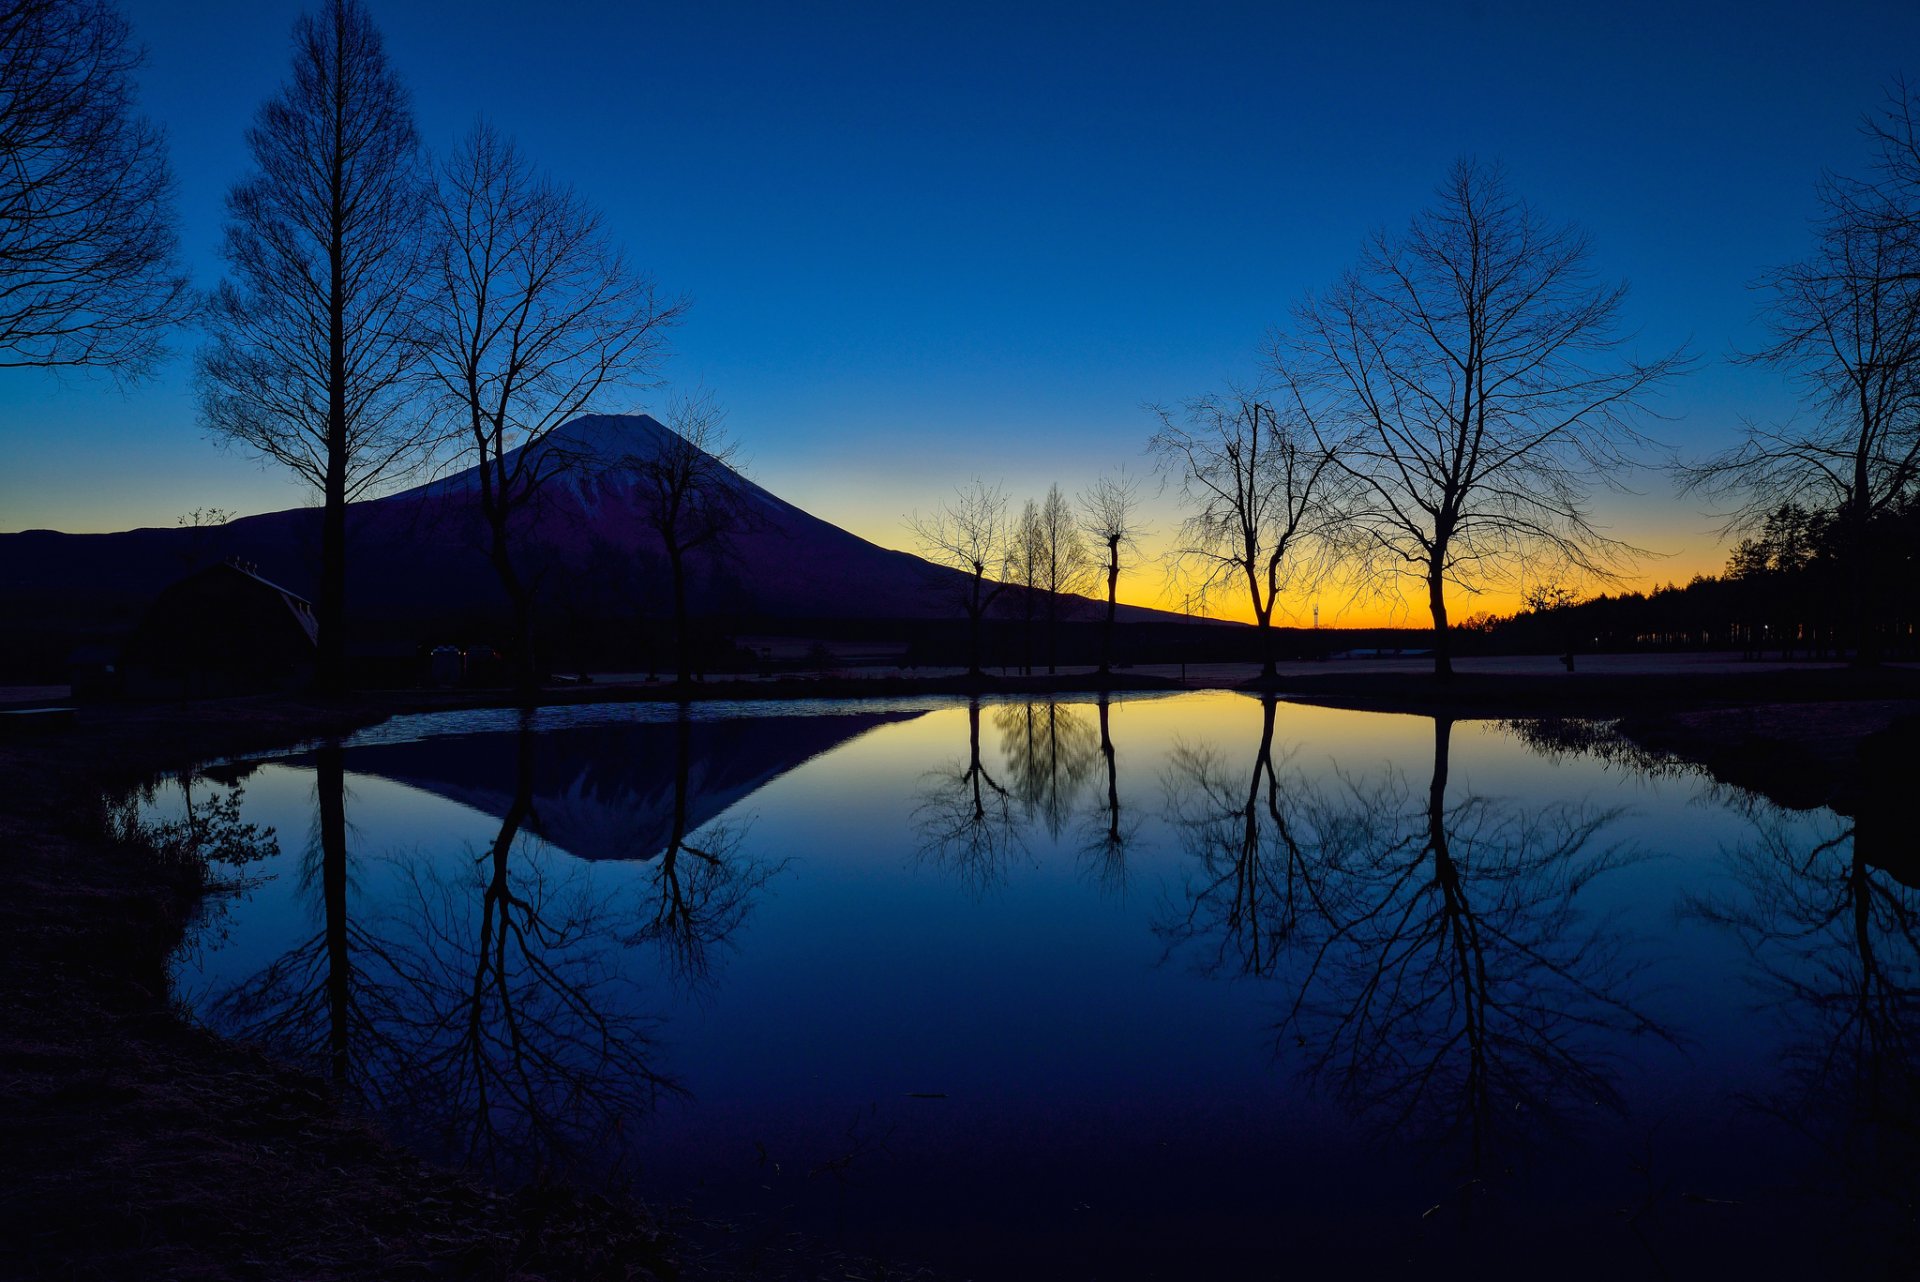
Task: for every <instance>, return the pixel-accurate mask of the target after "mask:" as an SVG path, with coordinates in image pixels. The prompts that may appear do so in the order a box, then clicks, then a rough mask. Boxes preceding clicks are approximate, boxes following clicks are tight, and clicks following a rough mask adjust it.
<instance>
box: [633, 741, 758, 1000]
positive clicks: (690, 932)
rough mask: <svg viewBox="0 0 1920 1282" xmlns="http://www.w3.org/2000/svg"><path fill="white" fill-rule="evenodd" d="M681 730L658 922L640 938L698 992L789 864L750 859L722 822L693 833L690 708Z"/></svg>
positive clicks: (737, 835)
mask: <svg viewBox="0 0 1920 1282" xmlns="http://www.w3.org/2000/svg"><path fill="white" fill-rule="evenodd" d="M675 730H676V733H675V741H674V742H675V751H674V782H673V817H672V822H671V824H670V826H669V828H668V835H667V845H666V848H665V849H664V850H663V851H662V852H661V853H660V858H659V860H658V861H657V862H656V863H654V864H653V865H652V874H653V880H654V891H655V896H654V910H653V915H652V917H651V919H650V920H648V921H647V922H646V924H645V925H643V926H642V927H641V928H640V929H639V930H638V931H637V932H635V934H634V936H633V939H634V940H636V941H647V942H651V943H654V944H656V945H658V946H659V948H660V950H661V954H662V956H663V957H664V958H665V960H666V963H667V968H668V970H669V972H670V973H671V974H672V975H673V976H674V977H675V978H676V979H677V980H678V981H679V982H681V983H683V984H689V985H691V984H697V983H702V982H705V981H707V980H708V979H710V978H711V975H712V949H713V947H714V946H715V945H717V944H722V943H725V942H726V941H727V940H728V939H729V938H730V937H731V936H732V935H733V933H734V931H736V930H738V929H739V927H740V925H741V923H742V922H744V921H745V920H746V916H747V912H748V910H749V909H750V908H751V907H752V903H753V898H754V895H755V893H756V892H757V891H758V890H759V889H760V887H761V886H763V885H765V884H766V882H767V880H768V879H769V878H771V877H772V876H773V875H774V874H775V873H777V872H779V871H780V869H781V868H782V867H784V866H785V865H784V864H771V865H769V864H765V863H762V862H760V861H758V860H754V859H751V858H749V857H748V856H746V855H745V854H744V853H743V852H742V850H741V845H742V843H743V842H744V841H745V839H746V835H747V833H746V828H745V827H744V826H742V825H739V824H735V823H731V822H729V821H727V820H725V819H720V820H716V821H714V822H711V823H708V824H706V825H705V826H704V827H699V828H697V830H695V831H689V829H691V828H694V825H693V824H692V823H691V820H690V812H689V798H690V797H691V795H692V771H693V725H692V722H691V721H690V720H689V718H688V708H687V706H686V705H685V704H682V705H681V707H680V717H679V719H678V721H677V722H676V725H675Z"/></svg>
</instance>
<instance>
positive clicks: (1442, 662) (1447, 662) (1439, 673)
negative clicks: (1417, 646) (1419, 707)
mask: <svg viewBox="0 0 1920 1282" xmlns="http://www.w3.org/2000/svg"><path fill="white" fill-rule="evenodd" d="M1440 564H1441V562H1440V554H1439V553H1438V552H1436V553H1434V556H1433V560H1432V562H1431V563H1430V565H1429V568H1428V570H1427V608H1428V609H1429V610H1431V611H1432V612H1433V675H1434V678H1435V679H1436V680H1439V681H1451V680H1453V635H1452V633H1451V632H1449V631H1448V630H1447V597H1446V590H1445V589H1446V586H1447V581H1446V578H1445V576H1444V575H1443V574H1442V573H1441V572H1440Z"/></svg>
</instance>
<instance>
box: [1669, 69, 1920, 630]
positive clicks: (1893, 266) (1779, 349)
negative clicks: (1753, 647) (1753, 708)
mask: <svg viewBox="0 0 1920 1282" xmlns="http://www.w3.org/2000/svg"><path fill="white" fill-rule="evenodd" d="M1906 101H1907V102H1908V103H1911V101H1912V100H1911V99H1907V100H1906ZM1912 127H1913V126H1912V120H1911V117H1909V118H1908V122H1907V129H1908V130H1909V133H1908V135H1907V139H1908V141H1907V143H1906V146H1907V147H1908V148H1910V147H1911V145H1912V143H1911V129H1912ZM1890 128H1891V126H1889V129H1890ZM1881 145H1882V149H1883V152H1884V156H1883V160H1884V161H1885V163H1884V164H1883V166H1882V168H1883V170H1895V171H1897V168H1898V163H1899V160H1900V158H1901V157H1902V156H1903V155H1908V154H1910V152H1903V151H1902V150H1901V149H1900V147H1898V146H1896V144H1895V142H1894V141H1893V140H1892V134H1891V133H1888V134H1887V135H1885V136H1884V137H1883V138H1882V144H1881ZM1912 164H1913V166H1914V168H1913V173H1912V178H1911V182H1912V189H1911V192H1910V193H1909V192H1907V191H1905V190H1904V189H1903V188H1902V187H1901V186H1900V185H1899V184H1897V183H1887V184H1884V185H1875V184H1870V183H1864V182H1857V181H1852V180H1848V179H1844V178H1838V177H1830V178H1828V179H1827V180H1826V181H1825V182H1824V183H1823V184H1822V187H1821V193H1820V201H1821V206H1822V212H1823V218H1822V220H1821V223H1820V225H1819V229H1818V233H1817V240H1816V242H1815V246H1814V250H1813V252H1812V253H1811V254H1810V255H1809V256H1808V257H1807V258H1805V259H1803V260H1802V261H1800V262H1797V263H1791V264H1788V265H1787V266H1785V267H1781V268H1778V269H1776V270H1774V271H1772V272H1770V273H1769V274H1768V275H1767V276H1766V278H1765V279H1764V281H1763V285H1764V287H1765V289H1766V290H1767V293H1768V295H1769V304H1768V308H1769V319H1770V321H1771V323H1772V327H1773V334H1774V339H1773V342H1772V343H1771V344H1769V345H1768V346H1767V347H1765V348H1764V349H1762V350H1761V351H1760V352H1758V353H1755V354H1754V356H1753V357H1752V358H1751V359H1754V360H1757V361H1761V362H1764V363H1766V364H1769V365H1773V366H1775V367H1777V368H1779V369H1781V370H1783V371H1786V372H1787V373H1789V374H1791V375H1792V376H1794V377H1795V378H1797V379H1798V380H1799V382H1800V384H1801V385H1802V386H1803V387H1804V388H1805V389H1806V393H1807V399H1808V402H1809V404H1808V413H1807V415H1806V416H1805V417H1804V418H1803V419H1800V420H1797V421H1794V422H1790V423H1788V424H1785V425H1781V426H1774V425H1763V424H1752V425H1750V426H1749V427H1748V429H1747V434H1746V439H1745V440H1743V441H1742V442H1741V443H1740V444H1739V445H1737V446H1735V447H1734V448H1732V449H1730V450H1727V451H1725V452H1723V453H1721V454H1719V455H1716V456H1714V457H1711V458H1708V459H1706V460H1704V461H1701V462H1698V463H1695V464H1693V465H1691V466H1689V467H1687V468H1685V469H1683V472H1682V476H1683V478H1684V480H1685V484H1686V487H1687V488H1688V489H1697V490H1705V491H1708V492H1711V493H1716V494H1720V495H1722V496H1727V497H1731V498H1732V499H1733V506H1732V507H1731V509H1730V511H1729V512H1728V514H1727V515H1728V521H1727V526H1726V529H1727V531H1729V532H1732V531H1735V530H1746V531H1750V532H1751V531H1755V530H1758V529H1760V528H1761V527H1762V526H1763V525H1764V524H1765V523H1766V521H1767V520H1768V518H1769V517H1771V516H1773V515H1774V514H1775V513H1776V512H1777V511H1779V509H1780V508H1781V507H1782V505H1794V506H1805V507H1807V508H1810V509H1812V510H1815V511H1824V512H1831V513H1832V514H1833V516H1834V518H1835V521H1836V524H1835V529H1834V533H1835V534H1836V535H1837V536H1838V538H1837V542H1838V545H1839V550H1840V554H1841V557H1842V559H1843V561H1844V563H1845V566H1846V574H1847V595H1848V599H1849V602H1850V605H1851V610H1852V615H1853V618H1852V625H1853V628H1852V630H1853V634H1854V644H1855V647H1856V649H1855V655H1856V659H1857V661H1858V662H1859V663H1860V664H1862V665H1863V666H1871V665H1873V664H1875V663H1877V662H1878V661H1879V657H1880V648H1881V637H1880V631H1881V624H1880V611H1879V608H1878V606H1879V597H1880V595H1881V594H1880V592H1879V591H1878V590H1877V587H1876V580H1877V578H1878V565H1877V563H1878V561H1879V560H1880V559H1881V557H1880V555H1879V547H1878V545H1879V543H1880V542H1881V541H1882V540H1881V539H1880V538H1879V537H1878V535H1879V531H1880V529H1881V527H1882V526H1883V524H1884V523H1885V522H1886V521H1887V519H1888V518H1889V517H1890V516H1892V515H1894V514H1895V513H1896V512H1897V510H1898V508H1899V506H1900V505H1901V504H1902V503H1903V502H1904V501H1905V500H1906V499H1907V498H1908V497H1909V496H1910V495H1911V494H1912V493H1913V489H1914V485H1915V482H1916V481H1917V480H1920V243H1916V240H1917V238H1920V217H1916V215H1915V213H1914V212H1913V211H1914V210H1915V209H1920V160H1915V161H1913V162H1912ZM1902 197H1906V198H1907V199H1912V200H1914V201H1915V205H1914V206H1913V207H1911V208H1903V207H1902V204H1901V198H1902Z"/></svg>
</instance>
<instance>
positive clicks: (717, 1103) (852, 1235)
mask: <svg viewBox="0 0 1920 1282" xmlns="http://www.w3.org/2000/svg"><path fill="white" fill-rule="evenodd" d="M1605 743H1606V741H1605V739H1604V737H1602V738H1601V739H1600V744H1601V747H1600V749H1599V750H1597V751H1595V750H1586V749H1583V748H1582V747H1581V746H1580V727H1578V726H1575V727H1572V728H1571V733H1568V732H1567V728H1564V727H1563V728H1562V732H1561V733H1560V734H1558V735H1545V734H1542V733H1540V732H1539V731H1538V729H1537V728H1534V727H1530V726H1528V725H1517V724H1511V723H1503V722H1495V721H1466V720H1462V721H1453V722H1447V721H1436V720H1435V719H1433V718H1431V717H1421V716H1406V715H1390V714H1382V713H1364V712H1350V711H1338V710H1329V709H1324V708H1316V707H1311V706H1302V705H1297V704H1290V703H1286V702H1279V703H1275V702H1272V701H1265V702H1263V701H1261V700H1259V699H1256V698H1252V697H1248V696H1245V695H1240V694H1235V693H1227V692H1213V693H1194V694H1180V695H1170V696H1149V697H1115V698H1114V699H1112V700H1111V701H1110V702H1103V701H1100V700H1097V699H1095V698H1094V697H1092V696H1086V697H1084V698H1062V699H1057V700H1052V701H1048V700H1038V701H1030V700H1026V699H1016V700H1011V701H995V700H991V699H989V700H985V701H981V702H976V703H969V702H967V701H965V700H948V699H928V700H906V701H885V702H883V701H847V702H835V703H711V704H696V705H691V706H690V707H688V708H686V709H684V710H682V709H678V708H675V707H671V706H665V705H600V706H592V707H576V708H564V709H559V708H556V709H546V710H542V711H541V712H539V713H537V714H534V715H532V717H531V718H522V717H521V716H520V714H517V713H514V712H508V711H482V712H467V713H449V714H433V715H422V716H411V717H402V718H396V719H394V720H391V721H389V722H386V723H384V724H382V725H379V726H376V727H373V728H371V729H369V730H366V731H363V732H361V733H359V734H357V735H355V736H353V737H351V738H349V739H347V740H345V741H344V742H342V743H339V744H325V745H304V746H302V747H300V748H299V749H297V750H291V751H288V752H286V753H282V754H272V755H265V756H261V757H256V758H249V759H247V760H244V761H240V762H231V763H224V764H221V765H215V766H209V767H207V768H206V769H205V770H204V771H202V772H201V773H199V774H198V775H197V776H195V777H193V778H191V779H189V780H172V781H169V782H167V783H165V784H163V785H161V786H160V787H159V788H157V789H156V790H155V791H154V792H153V793H152V794H151V795H150V796H149V797H148V798H146V800H145V801H144V803H143V808H144V813H145V814H146V816H147V817H148V819H149V820H150V821H151V822H154V823H158V824H171V825H175V827H174V828H173V829H171V831H174V832H179V831H183V830H184V829H183V828H182V827H181V825H190V826H191V829H192V831H193V832H195V833H197V834H199V835H200V836H201V837H202V838H203V839H205V840H206V841H208V842H211V843H212V847H211V848H214V849H217V850H218V851H219V852H220V853H221V854H223V855H224V856H226V858H225V859H224V860H223V861H220V862H217V863H216V865H215V873H216V876H217V877H218V878H220V879H222V880H224V881H227V882H229V883H231V885H232V887H233V888H232V889H231V890H230V891H227V892H223V893H221V894H218V895H215V896H212V897H210V898H209V899H208V900H207V901H206V904H205V908H204V910H203V912H202V914H201V917H200V920H199V921H198V922H197V924H196V926H195V927H194V929H193V930H192V931H191V932H190V933H189V937H188V939H187V941H186V943H185V944H184V945H183V947H182V948H181V950H180V952H179V953H178V955H177V957H176V959H175V968H174V981H175V991H176V995H177V997H178V998H179V999H180V1000H181V1001H182V1002H184V1003H185V1004H186V1005H187V1006H188V1007H189V1008H190V1009H191V1010H192V1011H193V1012H194V1014H195V1015H196V1016H197V1017H198V1018H199V1019H200V1020H202V1021H203V1022H205V1023H206V1024H208V1025H209V1026H211V1027H212V1028H214V1029H216V1030H218V1031H219V1032H221V1033H223V1034H226V1035H230V1036H234V1037H243V1038H249V1039H252V1040H255V1041H258V1042H260V1043H263V1044H265V1045H267V1046H269V1047H271V1048H273V1049H274V1050H275V1051H276V1052H278V1053H280V1054H283V1055H286V1056H289V1057H292V1058H295V1059H297V1060H298V1061H299V1062H301V1063H304V1064H306V1065H309V1066H310V1067H312V1068H313V1069H314V1070H315V1071H317V1072H319V1073H322V1074H325V1075H329V1076H331V1077H333V1078H335V1079H336V1080H338V1081H339V1082H340V1083H342V1085H343V1087H344V1088H345V1089H347V1090H348V1091H349V1092H350V1093H351V1094H352V1095H353V1096H354V1097H355V1098H358V1099H360V1100H362V1101H364V1106H365V1107H366V1108H367V1109H369V1110H370V1111H372V1112H374V1113H375V1114H377V1115H379V1116H380V1117H381V1118H382V1120H383V1124H384V1125H386V1126H387V1127H388V1128H389V1129H390V1130H391V1131H392V1132H394V1133H396V1134H398V1135H399V1136H400V1137H401V1138H403V1139H404V1140H406V1141H407V1142H409V1143H411V1144H413V1145H415V1146H416V1147H418V1148H420V1149H421V1150H423V1151H425V1152H428V1153H430V1154H432V1155H433V1156H435V1157H436V1158H439V1159H441V1160H446V1161H451V1162H456V1163H462V1164H467V1165H470V1166H473V1167H476V1168H479V1169H481V1170H483V1171H484V1172H486V1173H487V1174H489V1175H490V1176H492V1177H493V1178H496V1179H499V1180H501V1181H505V1182H511V1181H518V1180H525V1179H529V1178H537V1177H539V1176H540V1175H542V1174H543V1173H545V1172H549V1171H560V1172H563V1173H565V1174H566V1175H568V1176H569V1177H571V1178H579V1179H587V1180H591V1181H598V1182H602V1183H604V1184H607V1185H610V1186H611V1185H618V1186H621V1187H631V1188H633V1189H635V1190H637V1191H638V1192H639V1193H641V1194H642V1195H644V1196H646V1197H647V1198H649V1199H652V1200H655V1201H657V1202H660V1203H671V1204H676V1205H686V1206H690V1207H691V1208H692V1210H694V1211H695V1212H697V1213H699V1214H702V1215H709V1216H716V1217H720V1218H723V1219H727V1220H731V1221H733V1222H735V1223H737V1224H739V1225H741V1226H743V1227H744V1229H745V1231H747V1232H749V1233H756V1234H775V1233H781V1232H785V1231H789V1230H792V1231H799V1232H802V1233H805V1234H807V1235H809V1236H810V1237H812V1238H814V1239H816V1240H819V1241H822V1242H824V1243H826V1244H828V1245H829V1246H831V1247H833V1248H836V1249H839V1248H844V1249H847V1250H850V1251H856V1252H867V1253H872V1254H876V1255H879V1256H882V1257H888V1258H898V1259H903V1260H907V1261H918V1262H925V1263H929V1264H934V1265H937V1266H939V1268H940V1272H941V1273H942V1275H943V1276H944V1275H947V1274H951V1275H952V1276H956V1277H980V1278H999V1277H1046V1278H1082V1277H1084V1278H1156V1277H1167V1278H1173V1277H1197V1276H1205V1277H1220V1278H1236V1277H1268V1276H1278V1275H1280V1274H1291V1273H1294V1272H1296V1271H1298V1270H1300V1269H1303V1268H1304V1269H1306V1270H1308V1275H1309V1276H1311V1275H1313V1274H1315V1273H1318V1272H1320V1271H1323V1270H1325V1269H1328V1268H1331V1267H1336V1266H1339V1267H1350V1268H1357V1269H1360V1270H1362V1271H1363V1272H1372V1271H1384V1270H1386V1269H1388V1268H1395V1269H1397V1268H1400V1267H1403V1266H1406V1265H1412V1266H1415V1267H1427V1268H1431V1269H1438V1270H1441V1271H1444V1272H1450V1273H1463V1272H1474V1273H1476V1274H1480V1275H1488V1274H1491V1275H1494V1276H1506V1275H1519V1274H1523V1273H1529V1272H1533V1271H1535V1270H1537V1269H1550V1270H1551V1271H1552V1272H1553V1273H1554V1274H1556V1275H1558V1276H1642V1275H1645V1276H1659V1275H1662V1274H1665V1273H1680V1272H1685V1271H1695V1272H1698V1271H1703V1270H1707V1269H1711V1270H1713V1271H1714V1272H1715V1273H1718V1272H1721V1271H1723V1270H1725V1269H1727V1268H1729V1267H1733V1266H1736V1265H1742V1264H1744V1265H1745V1266H1746V1267H1748V1268H1749V1270H1750V1271H1751V1270H1754V1269H1758V1271H1759V1272H1760V1273H1763V1274H1766V1275H1770V1276H1771V1275H1776V1274H1779V1273H1783V1272H1786V1271H1789V1270H1793V1269H1806V1270H1813V1269H1815V1268H1819V1269H1821V1270H1822V1271H1823V1272H1824V1271H1826V1270H1827V1269H1830V1268H1831V1267H1833V1266H1834V1265H1835V1264H1836V1263H1839V1262H1846V1263H1849V1264H1851V1265H1853V1266H1855V1267H1859V1268H1863V1269H1865V1270H1867V1271H1869V1272H1875V1271H1880V1270H1883V1269H1889V1268H1891V1267H1892V1266H1893V1263H1894V1262H1895V1261H1897V1259H1898V1258H1899V1253H1900V1252H1902V1251H1904V1250H1907V1249H1909V1248H1911V1246H1912V1245H1913V1241H1912V1226H1913V1214H1914V1212H1913V1207H1914V1204H1915V1199H1916V1194H1917V1193H1920V1162H1917V1161H1916V1154H1920V1143H1917V1142H1916V1137H1917V1136H1920V1126H1917V1121H1920V1090H1917V1088H1916V1074H1915V1071H1914V1070H1915V1059H1914V1056H1915V1053H1916V1051H1917V1050H1920V1038H1917V1036H1916V1034H1920V1009H1917V1007H1920V951H1917V948H1916V934H1915V932H1916V929H1920V927H1916V917H1915V911H1916V909H1920V893H1916V892H1915V891H1914V890H1913V889H1911V888H1910V887H1909V885H1908V884H1907V882H1908V881H1910V880H1912V872H1911V866H1910V865H1909V864H1908V862H1907V860H1908V858H1909V857H1910V852H1902V853H1900V854H1899V855H1898V856H1897V857H1896V856H1894V855H1890V854H1889V853H1888V852H1886V851H1876V850H1875V849H1873V848H1872V846H1873V845H1874V843H1875V842H1877V841H1880V840H1888V841H1890V842H1894V843H1908V842H1909V839H1908V838H1907V837H1905V836H1904V827H1902V828H1901V829H1900V832H1901V834H1902V835H1900V836H1898V837H1892V838H1887V837H1883V836H1881V835H1880V834H1881V833H1882V832H1883V830H1884V829H1885V828H1886V825H1884V824H1876V825H1875V826H1874V827H1873V828H1872V832H1873V833H1874V834H1876V835H1875V837H1874V840H1873V841H1869V840H1867V839H1866V838H1865V836H1863V837H1862V839H1861V840H1860V841H1859V842H1858V843H1857V845H1858V848H1856V840H1855V832H1854V822H1853V821H1852V820H1849V819H1847V818H1845V817H1842V816H1838V815H1835V814H1833V813H1832V812H1829V811H1824V810H1821V811H1811V812H1791V811H1785V810H1781V809H1779V808H1777V807H1774V806H1772V805H1770V804H1769V803H1766V802H1764V801H1760V800H1757V799H1754V798H1752V797H1749V796H1747V795H1746V794H1744V793H1741V792H1738V791H1736V790H1732V789H1728V788H1725V787H1722V786H1719V785H1716V784H1715V783H1713V782H1712V781H1711V780H1710V779H1708V778H1706V777H1704V776H1702V775H1700V774H1698V773H1696V772H1692V771H1689V770H1685V769H1680V768H1675V767H1671V766H1663V765H1662V764H1661V763H1659V762H1655V761H1650V760H1647V759H1645V758H1644V757H1642V756H1639V755H1637V754H1633V753H1623V752H1618V751H1608V750H1607V749H1606V747H1605ZM1570 744H1571V745H1572V746H1569V745H1570ZM249 824H251V825H254V826H255V829H254V830H252V831H250V830H248V829H247V828H246V826H245V825H249ZM268 828H270V829H271V830H272V832H271V835H268V834H266V833H265V832H264V830H265V829H268ZM1860 828H1861V832H1862V834H1865V833H1867V832H1868V831H1869V826H1868V825H1867V823H1865V822H1864V821H1863V822H1862V823H1861V825H1860ZM1903 868H1904V869H1906V871H1905V872H1902V871H1901V870H1902V869H1903ZM1889 869H1892V871H1889Z"/></svg>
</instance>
